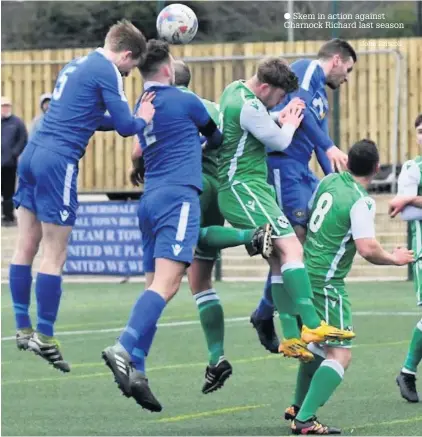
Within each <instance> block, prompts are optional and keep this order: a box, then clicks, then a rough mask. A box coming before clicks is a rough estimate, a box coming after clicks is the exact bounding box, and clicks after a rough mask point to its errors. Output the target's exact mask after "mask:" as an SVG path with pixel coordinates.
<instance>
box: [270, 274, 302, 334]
mask: <svg viewBox="0 0 422 437" xmlns="http://www.w3.org/2000/svg"><path fill="white" fill-rule="evenodd" d="M281 281H282V278H281V276H271V294H272V296H273V301H274V306H275V307H276V309H277V311H278V317H279V318H280V323H281V329H282V330H283V337H284V338H287V339H289V338H300V330H299V326H298V324H297V319H296V315H295V314H296V310H295V305H294V303H293V301H292V299H291V298H290V296H289V294H288V293H287V291H286V289H285V288H284V285H283V283H282V282H281Z"/></svg>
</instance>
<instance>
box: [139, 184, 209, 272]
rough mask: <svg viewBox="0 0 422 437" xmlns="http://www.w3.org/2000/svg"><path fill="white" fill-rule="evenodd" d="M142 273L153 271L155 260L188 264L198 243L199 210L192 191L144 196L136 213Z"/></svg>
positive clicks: (166, 189) (170, 190) (175, 189)
mask: <svg viewBox="0 0 422 437" xmlns="http://www.w3.org/2000/svg"><path fill="white" fill-rule="evenodd" d="M138 218H139V228H140V229H141V232H142V249H143V252H144V260H143V262H144V272H146V273H152V272H154V271H155V259H156V258H165V259H171V260H174V261H180V262H183V263H185V264H186V265H187V266H188V265H190V264H191V262H192V259H193V254H194V250H195V247H196V244H197V242H198V237H199V226H200V221H201V208H200V206H199V192H198V190H196V189H195V188H193V187H183V186H169V187H161V188H157V189H154V190H151V191H148V192H146V193H145V194H144V195H143V196H142V198H141V201H140V204H139V209H138Z"/></svg>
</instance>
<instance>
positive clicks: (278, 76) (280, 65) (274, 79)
mask: <svg viewBox="0 0 422 437" xmlns="http://www.w3.org/2000/svg"><path fill="white" fill-rule="evenodd" d="M256 76H257V78H258V80H259V81H260V82H261V83H267V84H268V85H272V86H274V87H276V88H281V89H283V90H284V91H285V92H286V93H292V92H293V91H296V90H297V89H298V88H299V80H298V78H297V76H296V75H295V74H294V73H293V71H292V70H291V69H290V66H289V64H288V63H287V61H286V60H285V59H283V58H281V57H277V56H269V57H267V58H264V59H262V60H261V61H260V62H259V64H258V69H257V71H256Z"/></svg>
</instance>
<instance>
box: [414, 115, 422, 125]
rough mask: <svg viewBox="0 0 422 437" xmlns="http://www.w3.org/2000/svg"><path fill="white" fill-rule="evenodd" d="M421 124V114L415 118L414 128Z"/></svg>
mask: <svg viewBox="0 0 422 437" xmlns="http://www.w3.org/2000/svg"><path fill="white" fill-rule="evenodd" d="M421 124H422V114H419V115H418V116H417V117H416V120H415V128H417V127H418V126H420V125H421Z"/></svg>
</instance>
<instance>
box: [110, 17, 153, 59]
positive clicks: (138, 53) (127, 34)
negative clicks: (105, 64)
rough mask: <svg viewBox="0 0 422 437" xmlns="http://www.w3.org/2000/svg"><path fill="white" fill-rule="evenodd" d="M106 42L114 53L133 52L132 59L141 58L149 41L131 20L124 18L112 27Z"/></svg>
mask: <svg viewBox="0 0 422 437" xmlns="http://www.w3.org/2000/svg"><path fill="white" fill-rule="evenodd" d="M105 43H106V45H107V46H108V47H109V48H110V50H111V51H112V52H114V53H120V52H124V51H126V50H127V51H131V52H132V59H140V58H141V57H142V56H143V55H144V54H145V52H146V49H147V41H146V39H145V37H144V35H143V34H142V32H141V31H140V30H139V29H137V28H136V27H135V26H134V25H133V24H132V23H131V22H130V21H128V20H122V21H118V22H117V23H116V24H114V25H113V26H111V27H110V30H109V31H108V32H107V35H106V37H105Z"/></svg>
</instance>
